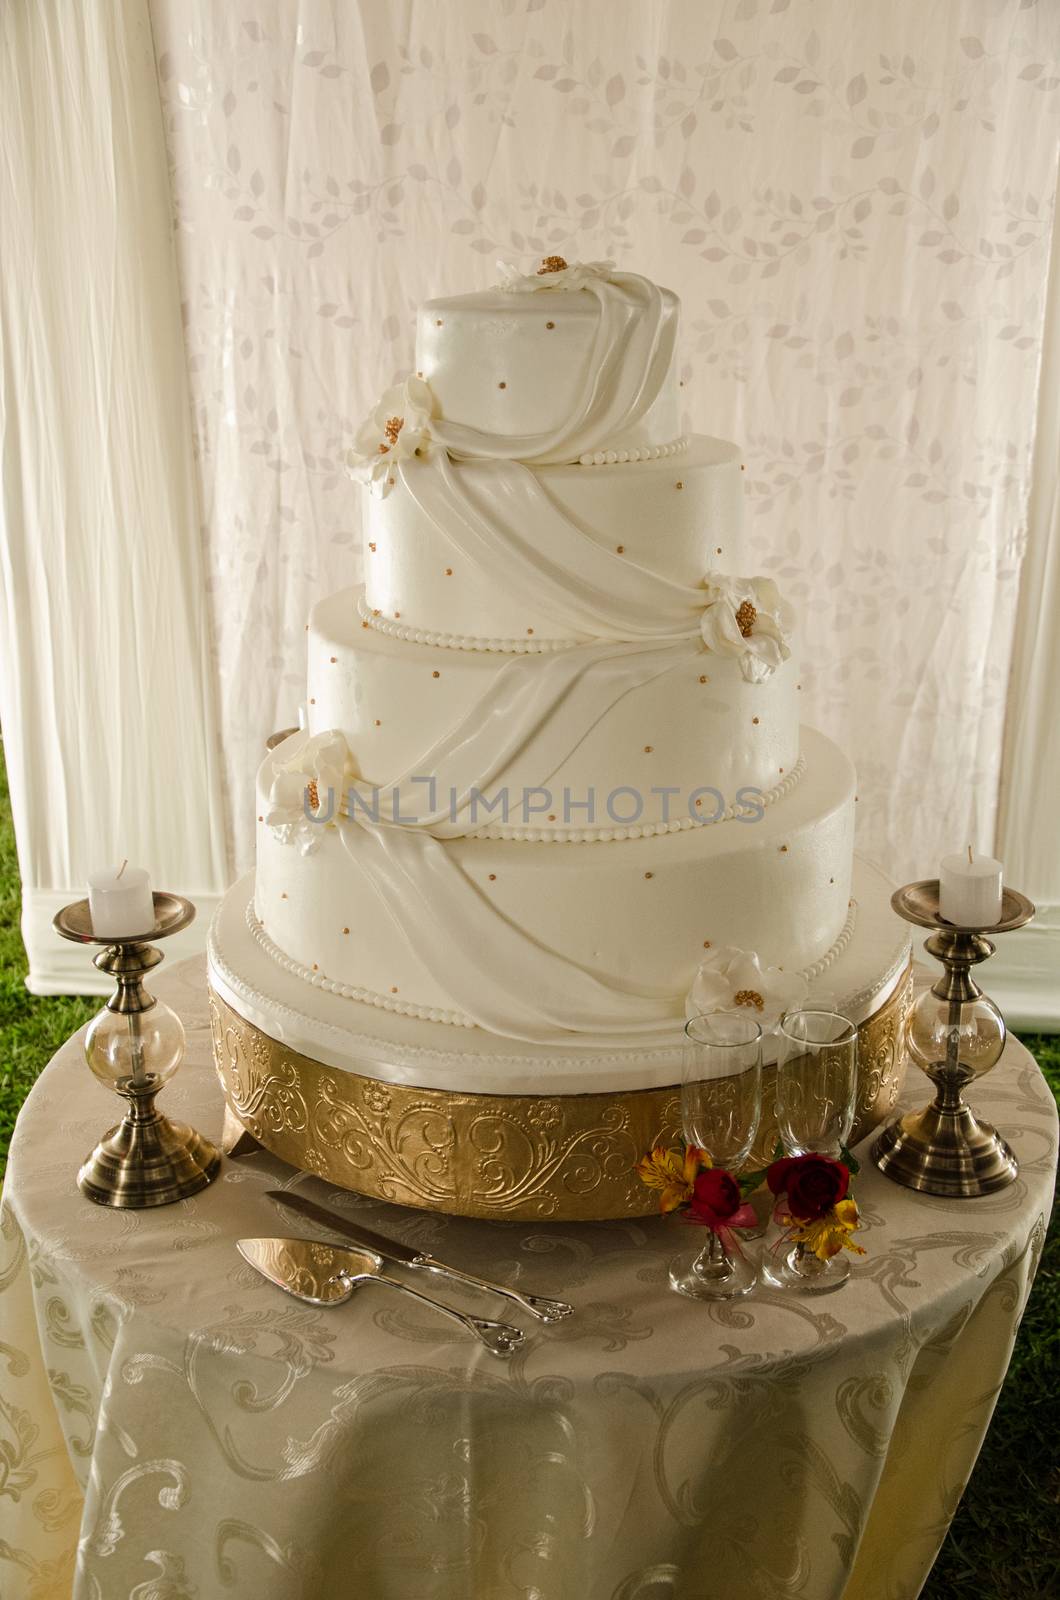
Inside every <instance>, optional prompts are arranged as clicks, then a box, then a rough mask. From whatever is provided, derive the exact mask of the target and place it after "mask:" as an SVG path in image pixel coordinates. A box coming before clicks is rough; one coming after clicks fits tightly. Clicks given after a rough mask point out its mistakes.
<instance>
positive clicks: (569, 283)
mask: <svg viewBox="0 0 1060 1600" xmlns="http://www.w3.org/2000/svg"><path fill="white" fill-rule="evenodd" d="M497 271H498V272H499V273H500V275H501V281H500V284H499V285H498V287H499V288H501V289H503V290H504V292H505V294H532V293H534V292H535V291H536V290H538V289H584V288H585V286H586V284H587V283H588V282H589V281H590V280H591V279H593V278H603V279H605V280H607V279H610V278H612V277H613V276H614V272H615V263H614V262H613V261H574V262H572V263H571V264H570V265H569V266H568V264H567V263H566V261H564V259H563V257H562V256H545V258H544V260H543V261H542V263H541V265H540V266H539V267H538V269H537V271H536V272H520V271H519V268H518V267H514V266H512V264H511V263H510V262H508V261H498V262H497Z"/></svg>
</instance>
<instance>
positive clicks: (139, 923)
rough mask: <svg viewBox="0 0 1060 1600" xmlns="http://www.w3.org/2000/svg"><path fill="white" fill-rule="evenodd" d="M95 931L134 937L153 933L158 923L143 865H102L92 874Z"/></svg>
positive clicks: (90, 899)
mask: <svg viewBox="0 0 1060 1600" xmlns="http://www.w3.org/2000/svg"><path fill="white" fill-rule="evenodd" d="M88 909H89V913H90V915H91V917H92V932H93V933H95V934H98V935H99V936H100V937H102V938H104V939H105V938H107V937H108V936H113V937H114V938H118V939H127V938H131V937H132V936H133V935H134V934H137V933H145V934H146V933H150V932H151V929H152V928H153V927H154V925H155V903H154V899H153V898H152V895H151V880H150V878H149V877H148V876H147V873H146V872H145V871H144V869H143V868H142V867H130V866H129V863H128V862H127V861H123V862H122V864H121V866H120V867H101V868H100V870H99V871H98V872H92V873H90V874H89V878H88Z"/></svg>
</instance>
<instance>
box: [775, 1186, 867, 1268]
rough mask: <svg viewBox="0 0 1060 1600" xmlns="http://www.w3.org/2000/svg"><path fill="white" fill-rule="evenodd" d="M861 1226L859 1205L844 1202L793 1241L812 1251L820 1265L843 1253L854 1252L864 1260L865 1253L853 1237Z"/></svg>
mask: <svg viewBox="0 0 1060 1600" xmlns="http://www.w3.org/2000/svg"><path fill="white" fill-rule="evenodd" d="M859 1225H860V1222H859V1218H858V1206H857V1201H856V1200H850V1199H847V1200H840V1201H839V1202H838V1204H836V1205H834V1206H833V1207H832V1209H831V1211H826V1212H825V1214H824V1216H823V1217H821V1218H819V1220H818V1221H817V1222H806V1223H803V1224H802V1226H801V1227H799V1228H796V1229H795V1230H794V1231H793V1232H792V1235H791V1237H792V1239H793V1240H794V1242H795V1243H796V1244H802V1245H805V1246H806V1248H807V1249H808V1250H812V1251H813V1253H814V1255H815V1256H816V1257H817V1259H818V1261H830V1260H831V1258H832V1257H833V1256H837V1255H838V1254H839V1252H840V1250H851V1251H853V1253H854V1254H855V1255H858V1256H863V1255H864V1254H865V1251H864V1250H863V1249H862V1248H861V1246H860V1245H859V1244H855V1243H854V1241H853V1239H852V1238H851V1237H850V1235H851V1234H852V1233H853V1232H854V1229H855V1228H857V1227H858V1226H859Z"/></svg>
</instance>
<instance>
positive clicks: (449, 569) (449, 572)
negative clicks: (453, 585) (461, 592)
mask: <svg viewBox="0 0 1060 1600" xmlns="http://www.w3.org/2000/svg"><path fill="white" fill-rule="evenodd" d="M445 575H446V577H447V578H451V577H452V576H453V569H452V567H446V569H445Z"/></svg>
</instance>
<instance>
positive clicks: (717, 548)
mask: <svg viewBox="0 0 1060 1600" xmlns="http://www.w3.org/2000/svg"><path fill="white" fill-rule="evenodd" d="M714 554H715V555H716V556H720V555H721V545H720V544H719V545H718V546H717V547H716V548H715V551H714Z"/></svg>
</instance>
